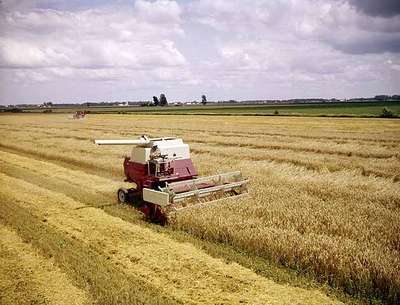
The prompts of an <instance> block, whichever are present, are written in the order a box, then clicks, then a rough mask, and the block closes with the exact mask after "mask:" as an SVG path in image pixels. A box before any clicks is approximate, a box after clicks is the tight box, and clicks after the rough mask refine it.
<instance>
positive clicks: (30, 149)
mask: <svg viewBox="0 0 400 305" xmlns="http://www.w3.org/2000/svg"><path fill="white" fill-rule="evenodd" d="M141 134H149V135H150V136H170V135H174V136H179V137H182V138H183V139H184V141H185V142H187V143H188V144H190V147H191V152H192V159H193V161H194V164H195V165H196V166H197V168H198V171H199V173H200V175H210V174H214V173H220V172H226V171H230V170H241V171H242V172H243V174H244V175H245V176H247V177H249V179H250V181H251V182H250V184H249V190H250V195H249V196H248V197H244V198H241V199H237V200H228V201H224V202H222V203H221V204H218V205H212V206H209V207H206V208H203V209H193V210H188V211H187V212H182V213H179V214H178V215H176V216H175V217H173V218H172V219H171V223H170V225H169V226H168V228H160V227H158V226H156V225H151V224H148V223H145V222H144V221H143V220H142V218H141V215H140V214H139V213H138V212H136V211H135V210H134V209H132V208H131V207H129V206H126V205H118V204H117V203H116V199H115V192H116V190H117V189H118V188H119V187H120V186H122V185H123V184H124V182H122V181H123V171H122V156H123V155H124V153H126V152H128V151H129V147H123V146H122V147H121V146H116V147H112V146H107V147H98V146H95V145H94V144H93V142H92V140H93V139H95V138H128V137H134V138H136V137H137V136H138V135H141ZM0 168H1V171H0V172H1V174H0V180H1V181H0V183H1V188H0V200H1V207H0V231H1V232H2V234H1V237H0V252H1V253H2V254H4V255H2V256H1V260H2V262H1V265H2V266H1V267H0V270H1V271H2V272H1V273H0V288H2V287H20V289H19V290H21V291H13V293H11V292H10V290H7V289H0V301H2V302H0V303H4V304H14V303H13V302H12V300H13V299H12V296H13V295H14V296H15V298H18V299H21V300H22V299H25V298H27V296H29V298H33V300H39V299H44V300H46V302H48V303H49V304H64V303H63V302H64V301H65V300H64V299H63V297H65V296H63V295H62V294H60V292H58V293H57V289H56V287H58V286H59V285H63V286H64V287H70V288H67V289H68V291H70V293H71V295H74V300H75V302H76V304H175V303H177V304H242V303H245V304H246V303H248V304H339V303H342V302H344V303H346V302H350V303H351V302H353V299H351V300H352V301H348V300H349V299H346V298H341V297H338V296H337V295H336V294H334V293H333V294H332V293H330V291H331V290H329V289H330V288H329V289H325V288H324V287H325V286H324V285H328V286H329V287H334V289H337V290H339V291H344V292H345V293H347V294H350V295H352V296H355V297H357V298H358V297H360V298H363V299H366V300H367V301H366V302H369V301H371V300H378V301H379V302H384V303H388V304H396V303H398V302H399V299H400V184H399V182H400V121H398V120H387V119H386V120H382V119H334V118H300V117H293V118H291V117H240V116H237V117H223V116H221V117H217V116H213V117H206V116H172V115H171V116H160V115H157V116H151V115H143V116H140V115H89V116H88V117H87V118H86V119H84V120H70V119H68V117H67V115H61V114H57V115H56V114H54V115H53V114H49V115H44V114H36V115H33V114H31V115H24V114H23V115H2V116H0ZM180 232H186V233H182V234H187V235H183V236H188V238H187V239H186V240H185V238H183V239H180V240H177V238H176V237H175V234H180ZM193 240H195V241H196V243H197V240H198V241H199V243H200V242H202V241H207V242H210V243H212V244H216V245H226V246H228V247H231V248H232V249H233V250H234V251H237V252H238V253H242V254H241V255H243V256H246V257H249V259H250V260H256V259H263V260H265V261H268V262H271V263H272V264H275V265H277V266H283V268H284V269H288V270H294V271H295V272H296V274H299V276H302V275H306V276H307V277H310V278H311V279H315V280H316V281H317V282H318V283H320V284H317V285H314V286H312V287H311V288H310V287H308V288H307V287H299V286H301V285H297V284H294V283H291V282H290V281H289V282H286V283H279V281H276V279H271V278H268V277H267V276H263V275H262V274H260V272H259V271H258V270H257V269H256V268H252V267H251V266H244V265H241V264H239V263H237V262H230V261H229V260H226V259H224V257H222V258H221V257H214V256H213V255H210V254H209V253H207V251H205V250H204V249H203V248H202V247H199V246H197V245H196V243H194V242H192V241H193ZM13 251H18V253H19V254H18V259H19V260H21V261H22V262H23V263H21V264H20V265H18V264H17V263H16V258H15V257H13V256H12V255H11V253H12V252H13ZM1 268H2V269H1ZM26 270H30V272H29V278H26V279H23V275H24V274H26V272H27V271H26ZM47 279H51V282H52V283H53V286H52V288H51V289H44V287H46V281H48V280H47ZM22 280H23V282H22V283H23V284H21V282H19V281H22ZM21 287H22V288H21ZM7 291H8V292H7ZM29 298H27V301H26V304H30V303H29ZM354 302H357V301H354ZM20 303H21V304H25V303H23V302H22V301H21V302H20ZM31 303H32V302H31Z"/></svg>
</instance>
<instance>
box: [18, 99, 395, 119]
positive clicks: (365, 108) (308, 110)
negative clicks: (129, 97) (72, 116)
mask: <svg viewBox="0 0 400 305" xmlns="http://www.w3.org/2000/svg"><path fill="white" fill-rule="evenodd" d="M385 107H386V108H388V109H389V110H390V111H392V113H393V114H394V115H396V116H399V115H400V102H362V103H329V104H291V105H282V104H281V105H237V104H229V105H206V106H197V105H196V106H168V107H139V106H131V107H86V108H85V107H81V108H80V109H86V110H88V111H90V113H98V114H101V113H132V114H196V115H294V116H350V117H376V116H380V115H381V113H382V110H383V108H385ZM77 109H79V108H53V109H52V112H57V113H72V112H74V111H75V110H77ZM43 111H45V110H44V109H36V108H31V109H24V112H43Z"/></svg>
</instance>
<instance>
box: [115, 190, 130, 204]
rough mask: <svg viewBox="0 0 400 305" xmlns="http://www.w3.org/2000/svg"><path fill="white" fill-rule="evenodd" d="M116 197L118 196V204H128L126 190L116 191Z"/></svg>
mask: <svg viewBox="0 0 400 305" xmlns="http://www.w3.org/2000/svg"><path fill="white" fill-rule="evenodd" d="M117 195H118V202H119V203H128V198H129V194H128V190H126V189H124V188H120V189H119V190H118V193H117Z"/></svg>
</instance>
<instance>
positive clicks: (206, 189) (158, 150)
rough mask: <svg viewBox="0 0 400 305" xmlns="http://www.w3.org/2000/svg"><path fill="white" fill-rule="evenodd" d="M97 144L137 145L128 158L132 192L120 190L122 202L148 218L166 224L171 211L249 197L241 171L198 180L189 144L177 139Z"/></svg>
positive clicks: (145, 138) (143, 139) (144, 138)
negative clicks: (131, 205)
mask: <svg viewBox="0 0 400 305" xmlns="http://www.w3.org/2000/svg"><path fill="white" fill-rule="evenodd" d="M95 143H96V144H98V145H134V147H133V149H132V152H131V155H130V156H127V157H125V160H124V172H125V176H126V179H125V181H126V182H131V183H134V184H135V186H133V187H132V188H129V189H125V188H120V189H119V190H118V200H119V202H121V203H132V204H134V205H135V206H136V207H137V208H138V210H140V211H141V212H142V213H143V214H144V215H145V217H146V218H147V219H149V220H151V221H153V222H158V223H162V224H165V223H166V222H167V219H168V216H169V215H170V214H171V213H172V212H177V211H180V210H182V209H187V208H192V207H196V206H199V205H205V204H208V203H210V202H215V201H217V200H222V199H225V198H227V197H232V196H238V195H244V194H247V183H248V180H247V179H243V178H242V174H241V172H239V171H237V172H231V173H225V174H219V175H214V176H209V177H201V178H198V177H197V170H196V168H195V167H194V165H193V163H192V160H191V159H190V151H189V145H187V144H185V143H183V141H182V139H179V138H174V137H166V138H152V139H150V138H148V137H147V136H142V137H141V138H139V139H138V140H95Z"/></svg>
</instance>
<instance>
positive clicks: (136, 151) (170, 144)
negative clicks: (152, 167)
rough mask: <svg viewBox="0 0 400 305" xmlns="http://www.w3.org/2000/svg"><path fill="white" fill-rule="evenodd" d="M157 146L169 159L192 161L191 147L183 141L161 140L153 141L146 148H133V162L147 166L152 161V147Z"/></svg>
mask: <svg viewBox="0 0 400 305" xmlns="http://www.w3.org/2000/svg"><path fill="white" fill-rule="evenodd" d="M154 146H157V147H158V149H159V150H160V153H161V155H165V156H167V157H168V158H169V159H190V150H189V145H188V144H185V143H183V141H182V139H166V140H165V139H160V140H153V141H151V142H150V143H149V144H147V145H146V146H136V147H133V149H132V152H131V161H133V162H137V163H141V164H146V163H147V162H148V161H150V152H151V149H152V147H154Z"/></svg>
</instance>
